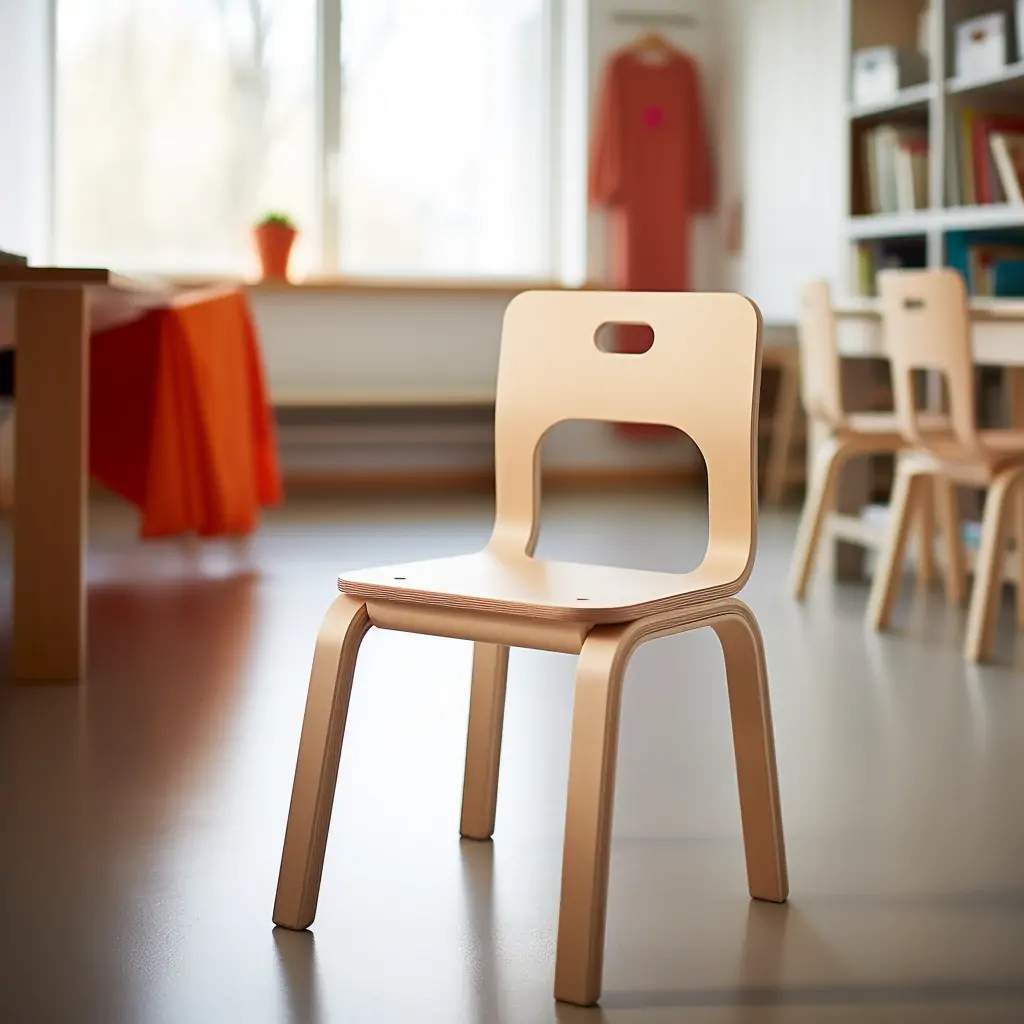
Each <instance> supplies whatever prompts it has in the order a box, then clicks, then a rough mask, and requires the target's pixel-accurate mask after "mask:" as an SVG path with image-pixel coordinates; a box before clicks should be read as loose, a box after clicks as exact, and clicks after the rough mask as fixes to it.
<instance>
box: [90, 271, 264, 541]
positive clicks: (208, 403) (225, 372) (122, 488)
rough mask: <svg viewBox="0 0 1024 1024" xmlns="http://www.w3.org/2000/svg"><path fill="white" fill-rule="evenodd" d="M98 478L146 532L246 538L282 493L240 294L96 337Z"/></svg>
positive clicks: (93, 440) (179, 307)
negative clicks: (131, 508) (130, 507)
mask: <svg viewBox="0 0 1024 1024" xmlns="http://www.w3.org/2000/svg"><path fill="white" fill-rule="evenodd" d="M90 390H91V402H92V405H91V417H90V443H89V462H90V470H91V472H92V475H93V476H94V477H95V478H96V480H98V481H99V482H100V483H102V484H103V485H104V486H106V487H108V488H109V489H110V490H112V491H113V492H115V493H116V494H119V495H121V496H122V497H123V498H125V499H126V500H128V501H130V502H131V503H132V504H134V505H136V506H137V507H138V508H139V509H140V510H141V511H142V536H143V537H161V536H170V535H174V534H181V533H196V534H199V535H200V536H205V537H212V536H226V535H237V534H246V533H251V532H252V531H253V530H254V529H255V528H256V526H257V523H258V519H259V510H260V508H261V507H263V506H267V505H272V504H274V503H276V502H277V501H279V500H280V499H281V477H280V471H279V467H278V462H277V448H276V441H275V436H274V426H273V416H272V412H271V409H270V406H269V403H268V401H267V392H266V386H265V383H264V377H263V367H262V362H261V358H260V352H259V346H258V343H257V340H256V331H255V328H254V325H253V321H252V316H251V314H250V311H249V306H248V303H247V301H246V298H245V295H244V294H243V293H242V292H240V291H229V292H219V293H216V294H203V295H197V296H195V297H194V298H188V299H185V300H184V301H181V302H177V303H175V304H174V305H172V306H170V307H167V308H161V309H154V310H150V311H149V312H147V313H146V314H145V315H144V316H142V318H141V319H138V320H135V321H133V322H131V323H128V324H122V325H120V326H118V327H114V328H111V329H109V330H104V331H98V332H96V333H94V334H93V336H92V365H91V374H90Z"/></svg>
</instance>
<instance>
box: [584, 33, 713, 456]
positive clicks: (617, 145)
mask: <svg viewBox="0 0 1024 1024" xmlns="http://www.w3.org/2000/svg"><path fill="white" fill-rule="evenodd" d="M589 177H590V180H589V189H588V191H589V199H590V203H591V205H593V206H602V207H606V208H607V209H608V212H609V217H608V221H609V225H608V226H609V232H610V237H609V240H608V241H609V254H610V261H609V262H610V271H611V275H610V276H611V282H612V284H613V286H614V287H615V288H620V289H626V290H630V291H686V290H688V289H689V287H690V268H691V260H692V254H691V223H692V219H693V216H694V215H695V214H698V213H704V212H707V211H709V210H710V209H711V208H712V205H713V202H714V184H713V174H712V166H711V152H710V145H709V140H708V134H707V127H706V123H705V118H704V105H703V98H702V95H701V84H700V72H699V70H698V67H697V63H696V61H694V60H693V58H691V57H689V56H688V55H687V54H685V53H683V52H682V51H680V50H676V49H674V48H670V49H668V50H667V52H666V54H665V56H664V57H663V58H662V59H661V60H658V61H657V62H653V61H650V60H645V59H644V58H643V57H642V55H641V54H640V53H638V52H637V51H636V50H635V49H634V48H632V47H627V48H625V49H622V50H619V51H617V52H616V53H615V54H613V55H612V57H611V58H610V59H609V61H608V64H607V65H606V67H605V72H604V80H603V82H602V83H601V89H600V97H599V100H598V107H597V116H596V119H595V123H594V133H593V139H592V148H591V154H590V175H589ZM649 340H650V335H649V334H647V333H646V332H645V331H644V330H643V329H642V328H641V329H639V330H637V329H636V328H630V327H619V328H618V329H617V331H616V336H615V347H616V349H617V350H618V351H620V352H638V351H644V350H645V349H646V347H647V344H648V342H649ZM625 432H626V433H630V434H638V433H639V434H642V435H643V436H652V435H660V434H663V433H665V431H663V430H660V429H658V428H655V429H654V430H653V431H652V430H651V428H646V429H645V428H641V429H640V430H637V429H635V428H632V429H629V428H627V429H626V431H625Z"/></svg>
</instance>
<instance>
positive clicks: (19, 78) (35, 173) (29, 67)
mask: <svg viewBox="0 0 1024 1024" xmlns="http://www.w3.org/2000/svg"><path fill="white" fill-rule="evenodd" d="M49 18H50V3H49V0H0V139H2V140H3V145H2V149H0V249H6V250H7V251H8V252H16V253H20V254H22V255H25V256H28V257H29V258H30V259H31V260H33V261H34V262H39V261H45V260H46V258H47V257H48V255H49V237H50V226H49V209H50V208H49V196H48V194H49V181H50V177H49V175H50V129H49V123H50V92H49V38H50V21H49Z"/></svg>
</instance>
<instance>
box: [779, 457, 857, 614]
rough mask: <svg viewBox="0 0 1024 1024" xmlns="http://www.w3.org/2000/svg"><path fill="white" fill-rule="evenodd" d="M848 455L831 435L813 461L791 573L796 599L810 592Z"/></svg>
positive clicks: (801, 598) (800, 599)
mask: <svg viewBox="0 0 1024 1024" xmlns="http://www.w3.org/2000/svg"><path fill="white" fill-rule="evenodd" d="M847 454H848V450H847V449H846V448H845V446H844V445H842V444H840V443H839V442H838V441H836V440H835V439H834V438H829V439H828V440H827V441H825V442H823V443H822V445H821V450H820V451H819V452H818V453H817V456H816V458H815V460H814V467H813V469H812V471H811V479H810V483H809V486H808V488H807V496H806V498H805V499H804V510H803V512H802V513H801V516H800V527H799V529H798V530H797V535H796V549H795V550H794V552H793V567H792V569H791V572H790V580H791V582H790V586H791V589H792V593H793V597H794V598H795V599H796V600H797V601H802V600H803V599H804V596H805V595H806V593H807V585H808V584H809V583H810V580H811V574H812V573H813V571H814V560H815V558H816V557H817V554H818V545H819V543H820V541H821V530H822V527H823V526H824V524H825V519H826V518H827V517H828V514H829V512H831V510H832V508H833V506H834V505H835V493H836V484H837V483H838V481H839V471H840V470H841V469H842V467H843V464H844V463H845V461H846V457H847Z"/></svg>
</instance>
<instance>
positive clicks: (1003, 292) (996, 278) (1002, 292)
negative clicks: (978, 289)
mask: <svg viewBox="0 0 1024 1024" xmlns="http://www.w3.org/2000/svg"><path fill="white" fill-rule="evenodd" d="M989 273H990V274H991V278H990V281H991V288H992V294H993V295H994V296H995V297H996V298H1000V299H1020V298H1024V259H1010V260H998V261H997V262H995V263H993V264H992V267H991V269H990V271H989Z"/></svg>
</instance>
